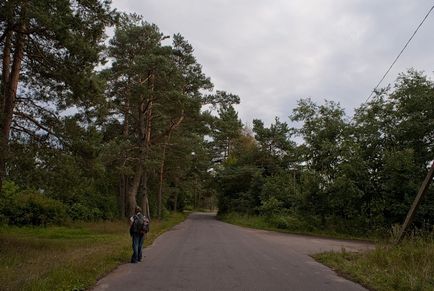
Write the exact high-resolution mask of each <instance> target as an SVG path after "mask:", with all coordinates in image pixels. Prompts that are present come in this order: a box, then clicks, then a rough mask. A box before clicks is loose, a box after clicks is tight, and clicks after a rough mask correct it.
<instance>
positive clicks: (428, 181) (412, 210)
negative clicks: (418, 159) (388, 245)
mask: <svg viewBox="0 0 434 291" xmlns="http://www.w3.org/2000/svg"><path fill="white" fill-rule="evenodd" d="M433 177H434V161H433V163H432V165H431V169H430V170H429V171H428V174H427V175H426V177H425V180H424V181H423V183H422V185H421V186H420V188H419V192H418V193H417V196H416V199H414V202H413V205H412V206H411V208H410V211H408V214H407V217H406V218H405V221H404V224H403V225H402V227H401V230H400V232H399V236H398V238H397V240H396V243H397V244H398V243H400V242H401V241H402V239H403V238H404V234H405V231H406V230H407V228H408V226H409V225H410V224H411V223H412V222H413V219H414V216H415V215H416V211H417V209H418V208H419V204H420V202H421V201H422V198H423V197H424V196H425V194H426V192H428V188H429V185H430V184H431V181H432V179H433Z"/></svg>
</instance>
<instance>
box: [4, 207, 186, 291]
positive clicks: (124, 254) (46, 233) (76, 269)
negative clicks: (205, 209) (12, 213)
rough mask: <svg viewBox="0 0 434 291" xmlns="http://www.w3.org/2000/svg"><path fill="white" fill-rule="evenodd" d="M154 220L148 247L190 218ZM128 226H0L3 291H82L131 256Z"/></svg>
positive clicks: (120, 224) (122, 224) (123, 224)
mask: <svg viewBox="0 0 434 291" xmlns="http://www.w3.org/2000/svg"><path fill="white" fill-rule="evenodd" d="M185 217H186V215H185V214H179V213H178V214H171V215H170V216H169V217H168V218H167V219H166V220H163V221H161V222H156V221H153V222H152V224H151V231H150V233H149V234H148V237H147V239H146V241H145V245H149V244H151V243H152V242H153V241H154V240H155V238H156V237H157V236H158V235H160V234H161V233H163V232H164V231H166V230H168V229H170V228H171V227H173V226H174V225H176V224H178V223H180V222H181V221H183V220H184V219H185ZM130 249H131V238H130V236H129V233H128V223H127V222H101V223H83V224H75V225H72V226H69V227H47V228H26V227H24V228H17V227H7V226H3V227H0V286H1V287H0V289H1V290H83V289H86V288H88V287H90V286H92V285H94V284H95V283H96V280H97V279H98V278H101V277H102V276H103V275H104V274H106V273H108V272H109V271H111V270H113V269H114V268H115V267H116V266H117V265H119V264H121V263H126V262H128V261H129V259H130V256H131V250H130Z"/></svg>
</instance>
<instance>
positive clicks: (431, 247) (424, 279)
mask: <svg viewBox="0 0 434 291" xmlns="http://www.w3.org/2000/svg"><path fill="white" fill-rule="evenodd" d="M315 258H316V259H317V260H319V261H320V262H321V263H324V264H326V265H328V266H330V267H332V268H333V269H335V270H337V271H338V272H339V273H340V274H342V275H344V276H345V277H348V278H350V279H352V280H354V281H356V282H359V283H361V284H363V285H364V286H367V287H368V288H369V289H373V290H384V291H386V290H390V291H392V290H427V291H428V290H433V289H434V281H433V278H434V263H433V262H434V241H433V239H432V236H431V237H429V238H426V237H425V238H420V237H419V238H413V239H412V240H408V241H404V242H403V243H402V244H400V245H397V246H396V245H377V247H376V248H375V250H372V251H369V252H367V253H349V252H343V253H323V254H319V255H315Z"/></svg>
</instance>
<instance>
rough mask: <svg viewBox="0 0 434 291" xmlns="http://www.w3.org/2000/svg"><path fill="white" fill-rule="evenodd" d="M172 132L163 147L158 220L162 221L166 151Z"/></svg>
mask: <svg viewBox="0 0 434 291" xmlns="http://www.w3.org/2000/svg"><path fill="white" fill-rule="evenodd" d="M170 135H171V132H169V135H168V136H167V138H166V143H165V144H164V145H163V156H162V157H161V165H160V186H159V189H158V220H161V212H162V210H163V180H164V162H165V160H166V149H167V145H168V143H169V141H170Z"/></svg>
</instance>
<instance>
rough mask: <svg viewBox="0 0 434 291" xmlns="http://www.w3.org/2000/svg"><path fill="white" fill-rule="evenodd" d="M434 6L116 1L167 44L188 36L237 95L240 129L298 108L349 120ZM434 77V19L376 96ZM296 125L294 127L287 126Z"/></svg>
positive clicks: (210, 70)
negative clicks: (401, 80)
mask: <svg viewBox="0 0 434 291" xmlns="http://www.w3.org/2000/svg"><path fill="white" fill-rule="evenodd" d="M433 5H434V0H269V1H259V0H112V7H114V8H117V9H118V11H123V12H128V13H137V14H140V15H142V16H143V18H144V19H145V20H146V21H148V22H151V23H155V24H156V25H157V26H158V27H159V28H160V30H161V31H162V32H163V33H164V34H166V35H173V34H175V33H180V34H182V35H183V36H184V37H185V38H186V39H187V40H188V41H189V42H190V43H191V44H192V46H193V47H194V50H195V56H196V58H197V60H198V62H199V63H200V64H201V65H202V67H203V72H204V73H205V74H206V75H207V76H209V77H210V78H211V80H212V82H213V84H214V87H215V89H217V90H224V91H227V92H230V93H233V94H237V95H238V96H240V98H241V103H240V105H238V106H237V107H236V109H237V110H238V113H239V117H240V118H241V120H242V121H243V123H246V124H249V125H251V123H252V120H253V119H255V118H257V119H261V120H263V121H264V122H265V123H266V124H269V123H271V122H273V120H274V118H275V116H277V117H279V118H280V119H281V120H282V121H286V122H289V120H288V116H289V115H290V114H291V112H292V110H293V109H294V108H295V107H296V106H297V100H299V99H301V98H308V97H309V98H311V99H312V100H313V101H315V102H316V103H322V102H323V101H324V100H325V99H327V100H333V101H336V102H339V103H340V105H341V106H342V107H344V108H345V109H346V112H347V114H349V115H352V113H353V109H354V108H357V107H359V106H360V105H361V104H362V103H363V102H364V101H365V100H366V98H367V97H368V96H369V94H370V93H371V91H372V90H373V88H374V87H375V85H376V84H377V83H378V81H379V80H380V78H381V77H382V75H383V74H384V73H385V72H386V70H387V68H388V67H389V66H390V64H391V63H392V61H393V60H394V59H395V57H396V56H397V55H398V53H399V51H400V50H401V49H402V47H403V46H404V44H405V43H406V41H407V40H408V39H409V38H410V36H411V34H412V33H413V32H414V30H415V29H416V27H417V26H418V25H419V23H420V22H421V20H422V19H423V17H424V16H425V15H426V13H427V12H428V10H429V9H430V8H431V6H433ZM409 68H414V69H417V70H421V71H425V73H426V74H427V75H428V76H429V77H430V78H431V77H432V76H433V70H434V11H433V12H432V14H431V15H430V16H429V18H428V19H427V20H426V21H425V23H424V25H423V26H422V28H421V29H420V30H419V32H418V33H417V35H416V36H415V38H414V39H413V40H412V42H411V43H410V45H409V46H408V48H407V49H406V51H405V52H404V54H403V55H402V56H401V58H400V59H399V60H398V62H397V63H396V65H395V66H394V68H393V69H392V70H391V71H390V73H389V75H388V77H387V78H386V79H385V80H384V82H383V83H382V85H381V86H380V87H384V86H386V85H388V84H393V82H394V81H395V79H396V77H397V76H398V74H399V73H402V72H405V71H406V70H407V69H409ZM289 123H290V122H289Z"/></svg>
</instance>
